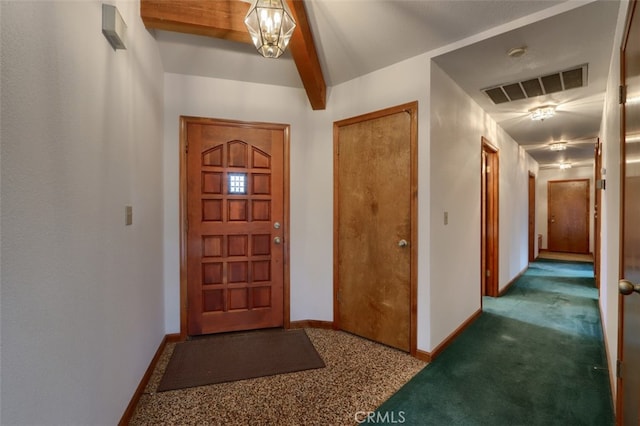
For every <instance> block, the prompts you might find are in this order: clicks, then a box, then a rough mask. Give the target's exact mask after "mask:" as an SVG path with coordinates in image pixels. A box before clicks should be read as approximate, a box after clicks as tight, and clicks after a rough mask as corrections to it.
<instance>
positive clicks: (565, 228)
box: [547, 179, 589, 254]
mask: <svg viewBox="0 0 640 426" xmlns="http://www.w3.org/2000/svg"><path fill="white" fill-rule="evenodd" d="M547 194H548V195H547V203H548V208H547V223H548V225H547V247H548V249H549V250H550V251H557V252H566V253H581V254H588V253H589V179H573V180H555V181H554V180H550V181H549V182H548V183H547Z"/></svg>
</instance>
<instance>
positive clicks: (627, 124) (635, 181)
mask: <svg viewBox="0 0 640 426" xmlns="http://www.w3.org/2000/svg"><path fill="white" fill-rule="evenodd" d="M629 10H630V20H629V21H628V22H629V25H628V27H627V33H626V41H627V42H626V44H625V45H624V46H623V55H622V61H623V65H622V69H623V74H624V83H625V84H626V91H627V96H626V102H625V104H624V105H623V111H624V114H623V120H622V122H623V123H622V125H623V130H622V131H623V134H624V136H625V142H624V144H623V150H622V151H623V160H624V175H623V176H624V184H623V186H624V192H623V194H622V195H623V197H622V199H623V201H622V204H623V227H622V228H623V231H622V256H621V259H622V262H621V263H622V264H621V270H622V277H621V278H624V279H627V280H629V281H631V282H634V283H636V284H638V283H640V221H639V218H640V143H639V141H638V136H639V135H640V103H638V102H630V100H632V99H639V98H640V61H639V60H638V58H639V57H640V22H639V19H638V6H637V2H635V1H634V2H632V3H630V9H629ZM620 307H621V309H620V324H621V336H620V347H621V350H620V352H621V354H620V359H621V361H622V378H621V379H619V380H620V381H619V382H618V400H619V401H621V402H622V407H620V405H618V419H619V423H620V424H624V425H638V424H640V411H639V408H638V407H639V406H640V294H638V293H632V294H630V295H628V296H621V301H620Z"/></svg>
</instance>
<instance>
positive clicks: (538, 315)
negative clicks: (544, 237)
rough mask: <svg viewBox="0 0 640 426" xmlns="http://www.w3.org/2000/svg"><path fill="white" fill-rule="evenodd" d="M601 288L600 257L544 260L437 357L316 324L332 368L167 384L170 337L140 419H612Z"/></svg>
mask: <svg viewBox="0 0 640 426" xmlns="http://www.w3.org/2000/svg"><path fill="white" fill-rule="evenodd" d="M597 296H598V292H597V290H596V289H595V288H594V280H593V271H592V264H590V263H585V262H562V261H555V260H545V259H541V260H538V261H536V262H534V263H532V264H531V267H530V268H529V270H528V271H527V272H526V273H525V274H524V275H523V276H522V277H521V278H520V279H519V280H518V281H517V282H516V283H515V284H514V285H513V286H512V288H511V289H510V290H509V291H508V292H507V294H505V295H504V296H503V297H500V298H498V299H492V298H485V299H484V301H483V305H484V306H483V309H484V312H483V314H482V315H481V316H480V317H479V318H478V319H477V320H476V321H475V322H474V323H473V324H472V325H471V326H470V327H469V328H468V329H467V330H465V331H464V332H463V333H462V334H461V335H460V336H459V337H458V338H457V339H456V340H455V341H454V342H453V343H452V344H451V345H450V346H449V347H448V348H447V349H446V350H445V351H444V352H443V353H442V354H441V355H440V356H439V357H438V358H437V359H436V360H435V361H434V362H432V363H431V364H429V365H428V366H427V367H426V368H424V367H425V363H423V362H420V361H418V360H416V359H414V358H411V357H410V356H409V355H407V354H404V353H402V352H400V351H397V350H395V349H391V348H388V347H385V346H382V345H378V344H375V343H373V342H370V341H367V340H365V339H361V338H358V337H356V336H352V335H350V334H347V333H343V332H337V331H333V330H320V329H307V330H306V331H307V333H308V335H309V338H310V339H311V341H312V342H313V344H314V346H315V347H316V349H317V350H318V352H319V353H320V355H321V356H322V358H323V359H324V361H325V363H326V365H327V367H326V368H324V369H318V370H309V371H302V372H298V373H291V374H284V375H280V376H274V377H264V378H259V379H252V380H243V381H239V382H234V383H222V384H218V385H210V386H202V387H197V388H192V389H185V390H180V391H169V392H160V393H158V392H156V391H155V390H156V388H157V385H158V382H159V380H160V377H161V375H162V372H163V370H164V367H165V366H166V363H167V362H168V359H169V357H170V355H171V351H172V349H173V345H169V346H168V347H167V350H166V351H165V353H164V354H163V357H162V359H161V361H160V363H159V365H158V368H157V369H156V371H155V373H154V375H153V377H152V379H151V381H150V383H149V385H148V386H147V389H146V392H145V395H143V397H142V399H141V401H140V403H139V404H138V407H137V410H136V412H135V415H134V417H133V419H132V422H131V424H134V425H149V424H158V425H159V424H163V425H177V424H179V425H183V424H199V425H248V424H251V425H254V424H255V425H267V424H269V425H303V424H304V425H349V424H351V425H355V424H357V423H359V421H360V420H362V419H363V418H364V417H363V415H364V414H357V413H358V412H368V411H371V410H375V409H376V407H378V409H377V411H376V413H375V415H374V416H373V417H372V418H371V420H372V421H371V422H370V423H371V424H395V425H397V424H407V425H421V426H422V425H425V426H441V425H442V426H449V425H463V426H474V425H490V426H503V425H504V426H507V425H509V426H517V425H522V426H525V425H527V426H529V425H541V426H542V425H544V426H548V425H563V426H565V425H597V426H609V425H613V424H614V421H613V411H612V405H611V394H610V389H609V378H608V371H607V363H606V359H605V354H604V349H603V342H602V332H601V328H600V318H599V311H598V306H597V303H598V301H597ZM403 385H404V386H403ZM394 392H395V393H394ZM385 401H386V402H385ZM356 420H359V421H358V422H356Z"/></svg>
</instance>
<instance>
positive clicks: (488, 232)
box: [480, 137, 500, 297]
mask: <svg viewBox="0 0 640 426" xmlns="http://www.w3.org/2000/svg"><path fill="white" fill-rule="evenodd" d="M480 182H481V197H480V200H481V201H480V202H481V206H480V211H481V219H480V220H481V224H480V228H481V233H480V245H481V248H480V277H481V278H480V280H481V286H482V295H483V296H491V297H498V295H499V293H500V292H499V283H498V278H499V272H498V271H499V269H498V266H499V262H498V260H499V257H498V253H499V252H498V250H499V245H498V241H499V239H498V235H499V233H498V230H499V229H500V224H499V219H498V217H499V216H498V214H499V211H500V207H499V206H500V204H499V194H500V189H499V182H500V167H499V157H498V149H497V148H496V147H494V146H493V145H492V144H491V143H490V142H489V140H487V139H486V138H484V137H483V138H482V166H481V178H480Z"/></svg>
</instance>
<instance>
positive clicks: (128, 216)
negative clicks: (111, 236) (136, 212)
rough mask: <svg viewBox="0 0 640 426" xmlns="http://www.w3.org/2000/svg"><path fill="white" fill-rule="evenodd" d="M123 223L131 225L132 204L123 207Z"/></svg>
mask: <svg viewBox="0 0 640 426" xmlns="http://www.w3.org/2000/svg"><path fill="white" fill-rule="evenodd" d="M125 217H126V218H125V225H127V226H128V225H133V206H126V207H125Z"/></svg>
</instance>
